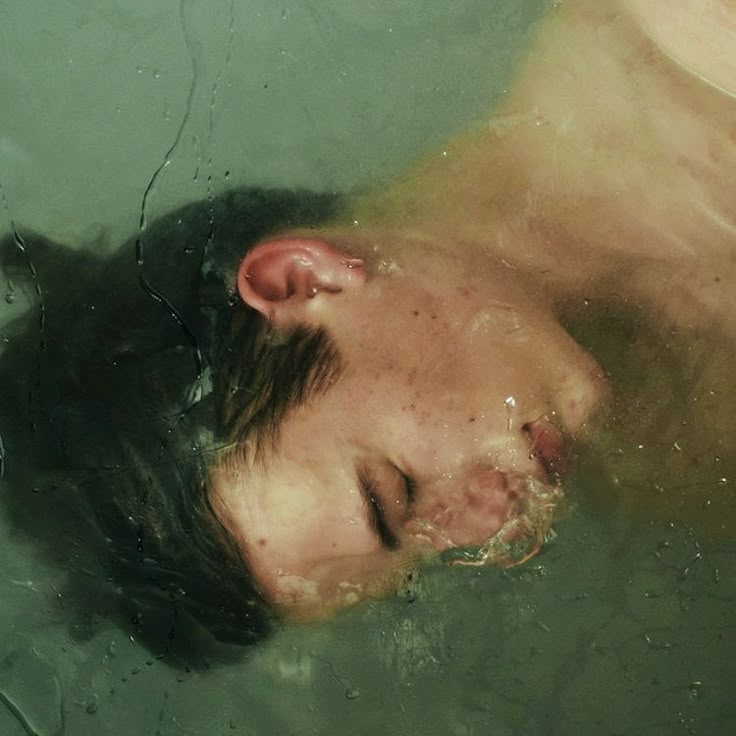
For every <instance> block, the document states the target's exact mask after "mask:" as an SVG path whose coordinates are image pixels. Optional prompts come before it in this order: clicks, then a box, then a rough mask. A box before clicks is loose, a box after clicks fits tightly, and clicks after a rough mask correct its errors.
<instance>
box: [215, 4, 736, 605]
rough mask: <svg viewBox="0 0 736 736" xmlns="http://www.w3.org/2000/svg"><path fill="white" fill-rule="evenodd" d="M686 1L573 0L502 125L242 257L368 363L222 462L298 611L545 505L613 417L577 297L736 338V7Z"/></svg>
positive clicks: (286, 601) (245, 528)
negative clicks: (269, 437)
mask: <svg viewBox="0 0 736 736" xmlns="http://www.w3.org/2000/svg"><path fill="white" fill-rule="evenodd" d="M665 5H666V4H665V3H663V2H659V1H658V0H655V1H653V2H649V1H648V0H620V1H619V0H610V2H604V1H603V0H569V1H568V2H564V3H562V4H561V5H560V6H559V7H557V8H555V9H554V10H552V11H551V13H550V15H549V17H548V18H547V20H546V21H545V23H544V24H543V25H542V26H541V28H540V30H539V35H538V38H537V40H536V42H535V44H534V46H533V49H532V51H531V53H530V54H529V56H528V58H527V61H526V62H525V63H524V65H523V67H522V69H521V71H520V74H519V76H518V79H517V81H516V82H515V84H514V85H513V87H512V89H511V91H510V92H509V93H508V95H507V96H506V98H505V99H504V101H503V104H502V105H501V106H500V108H499V109H498V110H496V111H495V112H494V113H493V115H491V116H489V118H488V120H486V121H483V122H482V123H481V124H479V125H477V126H475V127H474V128H473V129H472V130H469V131H468V132H466V133H465V134H463V135H461V136H459V137H458V138H456V139H454V140H452V141H450V142H449V143H448V144H447V145H446V146H445V147H443V149H442V150H441V151H439V152H438V153H436V154H435V155H432V156H430V157H428V158H427V159H426V160H424V161H422V162H420V163H419V164H418V165H417V166H416V167H414V168H412V169H411V170H410V171H408V172H407V173H406V174H404V175H403V176H401V177H399V178H398V179H397V180H396V182H395V183H394V184H393V185H391V186H389V187H384V188H383V189H382V190H381V191H380V192H376V193H367V194H364V195H361V196H359V197H356V198H355V200H354V202H353V205H352V208H351V210H350V212H349V215H348V216H347V217H346V218H345V219H344V220H343V221H341V222H338V223H335V224H334V225H333V226H331V227H328V228H324V229H322V230H320V231H308V232H305V231H296V232H290V233H284V234H283V236H281V237H279V238H276V239H274V240H272V241H269V242H266V243H264V244H262V245H261V246H259V247H258V248H256V250H255V251H254V252H253V253H252V254H251V255H249V256H248V257H246V259H245V260H244V262H243V266H242V267H241V273H240V277H239V283H238V286H239V289H240V293H241V296H242V298H243V299H244V300H245V302H246V303H247V304H248V305H249V306H251V307H253V308H255V309H257V310H259V311H261V312H262V314H263V315H264V317H266V318H268V319H271V320H273V321H274V323H275V324H276V325H277V326H287V325H289V324H293V323H295V322H299V323H303V324H310V325H313V326H320V327H325V328H326V329H327V330H328V331H329V333H330V334H331V335H332V336H333V338H334V339H335V342H336V344H337V346H338V348H339V349H340V351H341V353H342V354H343V356H344V358H345V362H346V365H347V369H346V372H345V374H344V375H343V376H342V377H341V378H340V379H339V381H338V382H337V384H336V385H335V386H333V387H332V388H331V389H330V390H329V391H328V392H327V394H326V395H325V396H323V397H319V398H318V399H316V400H315V401H314V402H312V403H311V404H309V405H308V406H306V407H303V408H301V409H299V410H297V411H295V412H294V413H293V414H292V415H291V416H289V417H287V419H286V421H285V423H284V427H283V431H282V434H281V438H280V447H279V451H278V452H277V453H276V454H275V456H274V457H273V458H271V459H270V460H269V461H268V462H267V463H266V464H265V465H264V466H263V467H258V468H251V467H247V464H245V463H242V462H241V463H238V462H233V461H230V462H228V463H226V464H223V465H222V466H220V467H219V468H217V469H216V470H215V471H214V473H213V486H214V489H215V493H214V500H215V507H216V509H217V511H218V513H219V515H220V517H221V519H222V520H223V522H224V523H225V524H226V525H227V526H228V527H229V528H230V529H231V531H232V532H233V533H234V534H235V536H236V538H238V539H239V540H240V542H241V544H242V547H243V550H244V552H245V554H246V556H247V557H248V559H249V562H250V565H251V568H252V569H253V571H254V573H255V574H256V576H257V577H258V579H259V580H260V582H261V584H262V587H263V589H264V592H265V594H266V595H267V596H269V597H270V598H271V600H272V601H273V602H274V604H275V605H277V606H279V607H281V608H282V609H283V610H284V611H286V612H288V613H291V614H292V615H314V614H318V613H323V612H324V611H325V610H331V609H333V608H334V607H335V606H339V605H342V604H344V603H350V602H353V601H355V600H359V599H361V598H364V597H366V596H372V595H376V594H380V593H381V592H383V591H385V590H387V589H390V588H391V586H392V585H393V584H394V582H395V579H396V576H397V575H400V574H401V572H402V571H403V570H404V569H405V567H406V565H408V564H411V563H412V561H413V560H415V559H416V558H417V556H421V555H423V554H425V553H427V552H428V551H437V550H439V551H440V552H447V551H448V550H452V549H454V548H463V547H466V546H480V547H481V548H483V545H484V544H486V543H487V542H488V540H492V539H493V538H494V535H497V534H499V533H502V534H505V533H508V534H510V535H511V536H513V534H515V533H516V531H515V530H516V529H517V528H516V527H514V526H513V524H514V523H516V519H517V518H520V517H522V516H523V515H524V514H525V513H526V514H528V513H537V512H538V511H539V508H542V507H543V506H544V503H546V500H545V499H548V496H549V494H547V495H545V493H547V492H552V491H554V490H555V489H556V488H557V483H558V481H559V475H560V472H561V470H562V469H563V465H564V456H565V454H566V450H565V447H566V444H567V440H566V439H565V438H569V437H574V438H577V439H584V438H585V437H586V436H587V435H588V434H590V428H591V427H592V426H593V425H594V424H595V420H596V417H597V416H599V414H600V410H601V407H603V406H604V405H605V404H606V402H607V400H608V398H609V397H610V392H611V388H610V385H609V381H608V379H607V375H606V370H604V368H605V369H608V366H607V365H604V366H603V368H602V367H601V366H600V365H599V363H598V362H597V361H596V360H595V359H594V358H593V357H592V355H590V354H589V353H588V352H587V351H586V350H584V349H583V348H581V346H580V345H579V344H578V343H577V342H576V341H575V340H573V339H572V337H571V336H570V334H569V333H568V331H567V330H566V329H565V328H564V327H563V326H562V324H561V322H560V321H559V319H560V315H561V313H562V312H564V311H565V310H570V309H571V308H572V311H573V312H574V311H575V310H576V309H577V310H578V311H580V310H583V309H584V306H583V305H584V304H587V302H588V301H589V299H590V298H591V297H593V298H594V299H596V300H598V301H599V302H607V301H611V302H615V303H618V304H619V305H621V304H623V305H625V304H635V305H637V307H638V308H639V310H640V312H641V314H642V315H643V316H644V317H646V318H647V319H649V320H654V321H656V320H664V321H666V323H667V324H669V325H671V326H672V328H673V329H675V330H679V331H681V332H682V333H683V334H692V341H691V343H692V344H693V345H695V346H697V347H698V349H699V350H701V351H702V350H705V347H704V346H707V345H708V344H709V343H708V340H709V339H712V334H714V333H713V331H714V330H716V331H718V334H719V335H721V336H724V339H725V340H726V341H727V342H731V341H732V339H733V337H734V329H736V325H735V324H734V322H735V321H734V314H736V304H735V303H734V299H735V298H736V297H734V290H733V288H732V286H731V285H732V284H733V279H734V276H736V258H735V254H736V204H735V203H736V197H734V194H735V192H734V185H733V181H732V172H733V171H734V170H735V169H736V41H735V40H734V39H736V36H734V28H735V27H736V10H735V9H734V5H733V3H731V2H728V1H727V0H723V1H722V2H716V1H714V2H705V3H703V4H702V7H701V6H700V5H699V7H700V12H697V13H695V12H694V10H693V8H692V7H691V6H694V5H696V3H695V2H694V0H693V2H683V3H682V4H680V5H678V10H677V12H674V13H669V12H665ZM667 7H669V6H667ZM688 9H689V14H688ZM685 19H687V21H688V22H687V24H683V23H684V21H685ZM571 305H572V307H571ZM713 370H714V371H715V373H714V375H715V378H714V379H713V382H712V383H711V384H708V385H713V386H715V385H716V384H718V385H719V386H720V384H719V383H718V380H720V378H722V373H723V371H722V370H721V371H720V373H719V370H718V369H713ZM703 375H708V373H707V370H706V371H705V372H704V373H703ZM721 383H723V381H721ZM721 388H723V386H721ZM725 388H726V390H727V388H728V382H726V383H725ZM704 396H705V394H704ZM711 398H712V397H711ZM708 400H709V401H710V400H711V399H708ZM714 401H715V400H713V401H711V403H712V404H713V405H714V406H715V404H714ZM706 403H707V402H706V401H705V399H704V403H703V405H705V404H706ZM708 406H710V404H708ZM723 406H724V404H723V402H721V407H722V408H723ZM726 408H727V407H726ZM727 415H728V416H727ZM726 416H727V419H728V421H730V420H731V412H730V411H722V412H721V413H720V418H719V417H718V416H713V417H711V421H712V422H713V424H714V426H719V422H721V421H724V422H726ZM656 426H657V429H656V431H657V433H658V435H659V438H660V439H661V440H662V441H663V442H665V443H670V444H672V441H675V442H676V438H677V437H678V436H679V435H677V434H676V433H675V434H674V435H673V436H674V437H675V440H671V439H669V435H668V434H667V432H668V431H670V430H671V429H672V428H670V429H667V428H666V427H664V426H662V425H661V423H660V424H659V425H656ZM731 426H732V425H731V424H724V425H723V431H729V430H730V427H731ZM672 431H674V430H672ZM710 449H713V448H710ZM709 451H710V450H709ZM714 452H715V450H714ZM677 472H683V473H685V472H688V468H687V467H683V468H679V466H678V470H677ZM361 474H362V475H361ZM366 475H367V476H369V478H370V479H371V484H370V488H371V491H370V493H366V488H365V486H366V483H365V476H366ZM361 478H362V481H361ZM407 478H408V479H409V481H410V482H407ZM538 488H542V493H541V495H539V496H538V497H537V495H535V494H536V490H535V489H538ZM371 494H373V495H371ZM529 498H533V499H536V500H535V501H534V503H537V502H539V503H537V507H536V509H537V511H534V512H529V510H528V508H527V500H528V499H529ZM539 499H542V501H539ZM374 501H375V502H376V504H377V505H378V507H380V511H381V514H382V517H383V518H382V522H383V524H384V526H385V528H384V529H383V534H381V530H380V529H379V530H378V533H377V529H376V520H375V518H372V516H371V514H373V517H375V509H371V508H370V506H371V504H372V503H373V502H374ZM530 503H531V502H530ZM374 505H375V504H374ZM532 506H533V504H532ZM540 513H541V512H540ZM509 525H511V526H509ZM379 526H380V525H379ZM721 526H723V523H722V522H721ZM729 528H730V527H729ZM509 529H511V531H510V532H509V531H508V530H509ZM387 535H388V537H387ZM387 539H388V541H387ZM389 542H390V543H389ZM502 561H503V560H502Z"/></svg>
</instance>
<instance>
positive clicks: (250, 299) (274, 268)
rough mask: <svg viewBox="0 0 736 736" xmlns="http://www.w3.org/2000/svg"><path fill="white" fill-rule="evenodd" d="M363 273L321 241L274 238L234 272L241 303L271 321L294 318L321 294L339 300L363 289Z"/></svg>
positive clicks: (355, 262) (350, 259)
mask: <svg viewBox="0 0 736 736" xmlns="http://www.w3.org/2000/svg"><path fill="white" fill-rule="evenodd" d="M365 278H366V274H365V269H364V267H363V261H362V260H361V259H360V258H354V257H352V256H351V255H349V254H347V253H345V252H343V251H342V250H340V249H339V248H337V247H335V246H334V245H332V244H331V243H329V242H327V241H326V240H322V239H321V238H278V239H275V240H267V241H264V242H262V243H259V244H258V245H256V246H255V247H254V248H253V249H252V250H250V251H249V252H248V254H247V255H246V256H245V258H243V260H242V262H241V264H240V268H239V270H238V292H239V294H240V298H241V299H242V300H243V301H244V302H245V303H246V304H247V305H248V306H250V307H252V308H253V309H256V310H258V311H259V312H260V313H261V314H263V315H264V316H265V317H267V318H268V319H270V320H275V319H278V318H279V317H281V316H284V317H293V316H294V312H295V311H296V310H299V309H300V308H301V307H303V306H304V305H305V303H306V302H307V301H308V300H310V299H312V298H314V297H315V296H316V295H317V294H319V293H320V292H322V293H325V294H339V293H340V292H342V291H345V290H351V289H356V288H359V287H360V286H362V285H363V284H364V283H365Z"/></svg>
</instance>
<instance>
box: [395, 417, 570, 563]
mask: <svg viewBox="0 0 736 736" xmlns="http://www.w3.org/2000/svg"><path fill="white" fill-rule="evenodd" d="M523 431H524V434H525V435H526V438H527V442H528V444H529V447H530V450H531V457H532V458H533V459H534V460H535V461H536V465H537V467H538V472H536V473H532V474H521V473H517V472H513V471H509V472H504V471H501V470H498V469H493V468H476V469H475V470H474V471H473V473H472V475H471V476H470V477H469V478H466V480H465V482H464V483H463V484H461V486H460V487H458V488H457V489H456V490H453V491H451V492H449V493H448V492H447V491H445V492H444V493H443V494H441V496H438V497H435V499H434V501H433V502H432V503H427V504H426V505H424V507H423V508H417V509H416V512H417V513H416V515H415V516H414V518H412V519H411V521H409V522H408V523H407V524H406V525H405V531H407V532H408V533H409V534H411V535H413V536H415V537H417V538H420V539H424V540H425V541H427V542H429V543H431V545H432V546H433V547H434V548H435V549H436V550H437V551H439V552H440V553H441V556H442V559H443V560H445V561H446V562H449V563H450V564H463V565H489V564H497V565H500V566H503V567H511V566H513V565H518V564H521V563H522V562H524V561H525V560H527V559H529V558H530V557H532V556H534V555H535V554H536V553H537V552H538V551H539V549H540V548H541V546H542V545H543V544H544V542H545V541H546V540H547V539H548V538H549V537H550V535H551V533H552V531H551V530H552V522H553V520H554V517H555V512H556V509H557V507H558V505H559V501H560V500H561V498H562V490H561V488H560V484H559V480H560V476H561V475H562V474H563V473H564V472H565V471H566V470H567V469H568V467H569V465H570V460H571V453H570V450H569V448H568V445H567V443H566V441H565V438H564V436H563V434H562V433H561V432H560V431H559V430H558V429H557V428H556V427H555V426H554V425H553V424H551V423H550V422H548V421H547V420H542V419H540V420H536V421H534V422H529V423H528V424H526V425H524V427H523Z"/></svg>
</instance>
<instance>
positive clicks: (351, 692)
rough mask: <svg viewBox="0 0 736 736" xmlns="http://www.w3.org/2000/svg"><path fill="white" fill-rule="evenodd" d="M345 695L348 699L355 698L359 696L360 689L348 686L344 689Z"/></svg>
mask: <svg viewBox="0 0 736 736" xmlns="http://www.w3.org/2000/svg"><path fill="white" fill-rule="evenodd" d="M345 697H346V698H347V699H348V700H357V699H358V698H359V697H360V690H358V688H357V687H351V688H348V689H347V690H346V691H345Z"/></svg>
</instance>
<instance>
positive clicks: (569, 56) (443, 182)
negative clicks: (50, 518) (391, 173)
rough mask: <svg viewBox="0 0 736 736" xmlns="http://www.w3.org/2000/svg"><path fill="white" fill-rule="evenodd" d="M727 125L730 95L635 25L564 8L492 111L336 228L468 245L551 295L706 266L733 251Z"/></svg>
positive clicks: (577, 5) (587, 0)
mask: <svg viewBox="0 0 736 736" xmlns="http://www.w3.org/2000/svg"><path fill="white" fill-rule="evenodd" d="M632 1H633V0H632ZM734 119H736V101H734V99H732V98H730V97H729V96H728V95H725V94H723V93H721V92H720V91H719V90H718V89H716V88H715V87H714V86H712V85H710V84H708V83H706V82H704V81H703V80H702V79H700V78H699V77H698V76H696V75H694V74H691V73H689V72H688V71H686V70H685V69H684V68H683V67H682V65H681V64H678V63H676V62H675V61H673V59H672V58H671V56H670V55H669V54H666V53H664V52H663V51H661V49H660V46H658V45H656V44H655V43H654V41H652V40H650V39H649V38H648V37H647V36H646V35H645V33H644V31H643V30H642V26H641V24H640V23H639V22H638V21H637V19H636V18H634V17H632V16H631V15H627V14H626V13H622V12H621V11H620V10H613V11H612V10H611V6H610V4H608V3H602V2H599V0H596V1H595V2H592V1H591V0H580V1H579V2H570V3H567V4H563V6H562V7H561V8H559V9H558V10H556V11H554V13H553V14H552V15H551V17H550V18H549V19H548V20H547V21H546V25H545V27H544V31H543V33H542V34H540V37H539V40H538V43H537V45H536V48H535V51H534V53H533V54H532V55H531V56H530V58H529V61H528V62H527V64H526V65H525V66H524V68H523V69H522V71H521V74H520V76H519V79H518V81H517V84H516V86H515V91H514V92H513V93H512V94H510V95H509V96H508V97H507V99H506V100H505V102H504V104H503V105H502V106H501V109H500V110H499V111H498V112H497V113H496V114H495V115H494V116H493V117H491V118H490V119H489V120H488V121H485V122H484V123H483V124H480V125H478V126H476V128H475V129H474V130H470V131H469V132H467V133H466V134H464V135H462V136H460V137H458V138H456V139H454V140H452V141H450V142H449V143H448V145H447V146H446V147H444V148H443V149H442V150H441V151H439V152H437V153H436V154H435V155H433V156H431V157H429V158H427V159H425V160H423V161H421V162H419V163H418V164H417V165H416V166H414V167H413V168H411V169H410V170H409V171H407V172H406V173H405V174H404V175H403V176H401V177H399V178H398V179H397V180H396V182H395V184H394V185H393V186H391V187H389V188H388V189H387V190H385V191H384V192H382V193H380V194H373V193H369V194H366V195H363V196H360V197H357V198H356V200H355V202H354V206H353V209H352V211H351V214H350V219H351V220H353V221H357V222H358V226H356V227H357V228H358V229H362V227H363V226H366V227H367V228H369V229H371V230H374V229H376V228H380V229H384V230H388V231H390V230H401V231H402V232H404V233H408V234H410V236H411V237H413V238H415V239H417V240H423V239H427V240H431V241H433V242H435V243H436V244H438V247H444V248H447V249H449V250H454V251H455V252H457V251H458V249H460V248H462V249H464V250H465V251H467V249H468V248H475V249H477V250H479V251H482V252H483V253H485V254H486V255H489V254H490V255H493V256H494V257H495V258H497V259H499V260H501V261H503V262H505V263H507V264H508V265H509V267H510V268H513V269H517V270H520V271H521V272H523V273H527V274H533V273H536V274H545V279H546V280H547V281H548V282H549V285H550V287H551V288H556V289H558V290H560V291H563V292H566V293H569V292H570V291H576V290H580V289H582V288H590V279H591V277H592V278H594V279H595V278H596V277H599V278H601V279H605V278H606V277H607V274H610V273H614V272H620V271H621V270H622V269H623V270H625V264H627V263H629V264H630V263H631V262H632V258H634V259H644V260H648V261H656V262H661V263H663V264H666V265H667V267H668V268H669V267H672V268H678V267H682V268H683V269H685V268H690V267H692V264H693V261H694V259H695V258H696V256H697V259H698V262H699V263H704V262H706V261H709V262H710V261H712V262H714V263H715V262H716V261H719V260H720V261H722V257H723V254H724V253H728V252H733V250H734V247H736V226H735V225H734V218H735V216H736V210H735V209H734V204H733V197H732V194H733V184H732V173H731V172H732V171H733V170H734V168H735V167H736V146H735V145H734V140H735V136H736V129H734V127H733V122H732V121H733V120H734ZM678 264H679V265H678Z"/></svg>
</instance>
